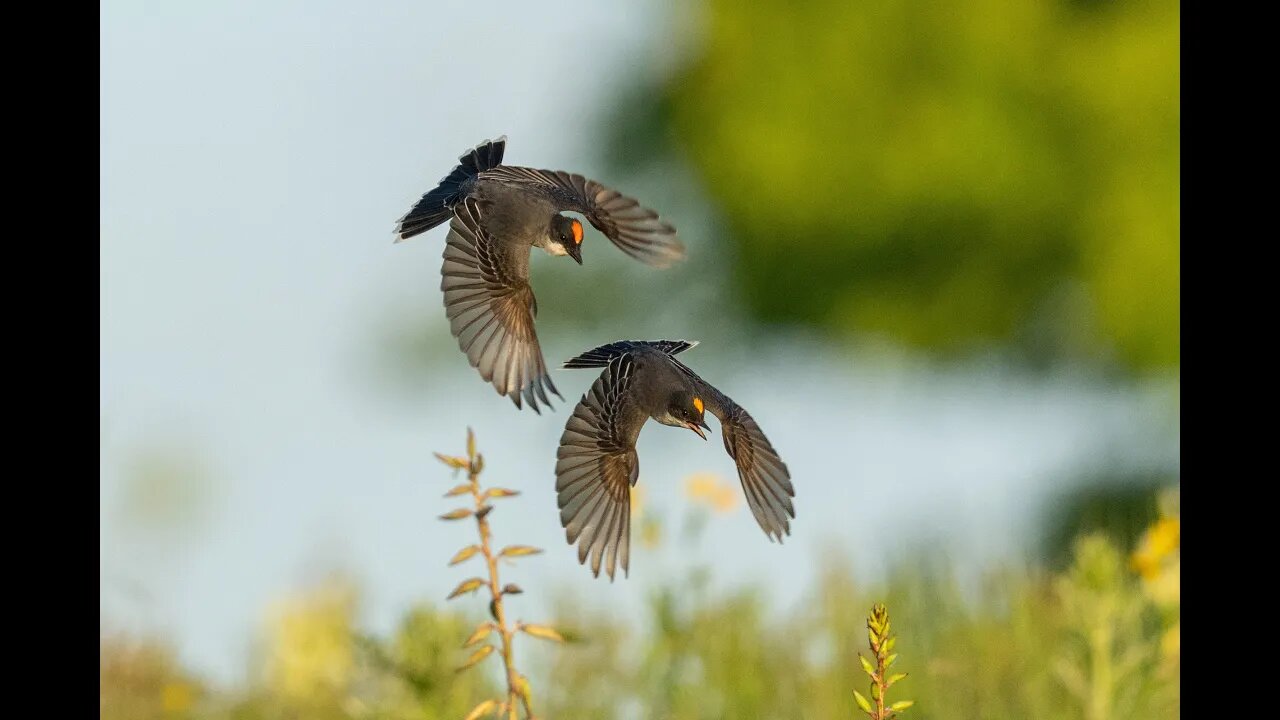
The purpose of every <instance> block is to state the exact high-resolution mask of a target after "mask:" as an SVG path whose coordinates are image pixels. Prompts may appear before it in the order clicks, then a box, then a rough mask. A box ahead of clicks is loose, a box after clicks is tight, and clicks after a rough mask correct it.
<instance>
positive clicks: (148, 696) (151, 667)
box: [98, 635, 202, 720]
mask: <svg viewBox="0 0 1280 720" xmlns="http://www.w3.org/2000/svg"><path fill="white" fill-rule="evenodd" d="M98 662H99V668H100V672H99V678H100V683H101V694H100V698H101V699H100V703H99V705H100V710H101V716H102V720H153V719H154V720H160V719H161V718H165V719H166V720H168V719H173V720H176V719H177V718H194V717H200V715H199V714H197V713H195V712H194V711H195V708H196V703H197V701H198V700H199V699H200V696H201V694H202V690H201V686H200V683H198V682H197V681H196V680H194V679H193V678H191V677H190V676H189V675H188V674H187V673H186V672H185V671H184V670H183V669H182V668H181V667H180V666H179V665H178V664H177V662H175V660H174V657H173V653H172V652H170V650H169V648H167V647H165V646H164V645H162V644H159V643H155V642H139V641H135V640H131V639H129V638H126V637H123V636H119V635H106V636H103V637H102V639H101V641H100V643H99V654H98Z"/></svg>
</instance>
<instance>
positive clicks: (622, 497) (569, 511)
mask: <svg viewBox="0 0 1280 720" xmlns="http://www.w3.org/2000/svg"><path fill="white" fill-rule="evenodd" d="M694 345H697V343H696V342H688V341H685V340H656V341H652V342H649V341H640V340H629V341H622V342H615V343H610V344H608V345H602V346H601V347H598V348H596V349H594V350H589V351H587V352H585V353H583V354H581V355H579V356H578V357H576V358H574V359H572V360H570V361H569V362H567V363H565V364H564V366H565V367H566V368H594V367H602V368H604V371H603V372H601V373H600V377H599V379H597V380H596V381H595V384H593V385H592V386H591V389H590V390H589V391H588V392H587V393H586V394H585V395H583V396H582V401H581V402H579V403H578V406H577V407H575V408H574V409H573V415H572V416H571V417H570V418H569V422H568V423H566V424H565V428H564V434H563V435H561V436H560V449H559V451H558V452H557V453H556V457H557V458H558V459H557V461H556V493H557V501H558V504H559V506H560V524H561V525H563V526H564V528H565V537H566V538H567V539H568V541H569V543H570V544H573V543H574V542H577V543H578V562H580V563H585V562H586V560H587V556H588V555H590V556H591V572H592V574H593V575H595V576H596V577H599V576H600V565H601V562H602V561H603V563H604V566H605V569H606V572H608V574H609V579H610V580H612V579H613V575H614V569H615V568H616V566H618V565H621V566H622V571H623V573H627V561H628V558H629V555H630V548H631V494H630V490H631V486H632V485H635V484H636V479H637V478H638V477H639V473H640V459H639V457H638V456H637V455H636V438H638V437H639V436H640V430H641V428H643V427H644V424H645V423H646V422H648V420H649V419H650V418H652V419H654V420H657V421H658V422H660V423H662V424H663V425H671V426H673V427H683V428H688V429H690V430H692V431H694V432H695V433H697V434H698V436H699V437H701V438H702V439H703V440H706V439H707V436H706V433H704V432H703V429H704V428H705V429H708V430H709V429H710V428H709V427H707V423H706V420H705V419H704V414H705V412H707V411H710V412H711V414H712V415H715V416H716V417H717V418H719V419H720V434H721V435H722V436H723V438H724V448H725V450H728V451H729V455H730V456H731V457H732V458H733V459H734V462H735V463H737V466H738V477H739V479H741V480H742V489H743V491H744V492H745V493H746V496H747V504H748V505H750V506H751V513H752V514H753V515H755V518H756V522H758V523H759V524H760V527H761V528H762V529H763V530H764V532H765V534H766V535H768V536H769V540H770V541H773V539H774V538H775V537H776V538H777V539H778V542H782V536H783V535H790V534H791V524H790V521H789V520H788V518H795V516H796V511H795V507H794V506H793V505H792V503H791V498H793V497H795V488H794V487H792V485H791V474H790V472H789V471H788V470H787V466H786V464H785V463H783V462H782V458H780V457H778V453H777V451H775V450H774V449H773V446H772V445H770V444H769V439H768V438H766V437H765V436H764V433H763V432H761V431H760V426H759V425H757V424H756V421H755V420H754V419H752V417H751V416H750V415H749V414H747V411H746V410H744V409H742V407H741V406H739V405H738V404H737V403H735V402H734V401H733V400H731V399H729V397H728V396H726V395H724V394H723V393H721V392H720V391H719V390H716V389H715V388H714V387H712V386H711V385H710V384H708V383H707V381H705V380H703V379H702V378H700V377H698V375H697V373H695V372H694V371H692V370H690V369H689V368H687V367H685V365H684V364H683V363H681V362H680V361H679V360H677V359H676V358H675V356H676V355H677V354H678V353H681V352H684V351H685V350H688V349H689V348H691V347H693V346H694Z"/></svg>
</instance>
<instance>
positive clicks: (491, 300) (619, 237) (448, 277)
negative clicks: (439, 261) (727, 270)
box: [395, 137, 684, 412]
mask: <svg viewBox="0 0 1280 720" xmlns="http://www.w3.org/2000/svg"><path fill="white" fill-rule="evenodd" d="M505 149H506V138H505V137H503V138H499V139H498V140H494V141H491V142H485V143H482V144H480V145H479V146H477V147H476V148H475V149H473V150H471V151H469V152H468V153H466V154H465V155H463V156H462V157H461V158H459V165H458V166H457V167H455V168H454V169H453V170H452V171H450V173H449V174H448V175H446V176H445V177H444V178H443V179H442V180H441V181H440V182H439V184H438V185H437V186H436V187H435V189H433V190H431V191H430V192H428V193H426V194H425V195H423V196H422V198H421V199H420V200H418V202H417V203H415V204H414V206H413V208H412V209H411V210H409V212H408V213H406V214H405V215H404V216H403V217H401V218H400V220H399V221H398V222H397V223H396V231H395V236H396V242H400V241H401V240H406V239H408V238H411V237H413V236H415V235H419V234H422V233H424V232H427V231H428V230H430V229H432V228H434V227H436V226H438V225H440V224H442V223H444V222H446V221H449V235H448V238H447V243H446V247H445V253H444V265H443V267H442V269H441V274H442V276H443V277H442V279H441V284H440V287H441V289H442V290H444V293H445V312H446V314H447V315H448V317H449V320H450V330H451V331H452V332H453V335H454V337H456V338H458V345H459V347H460V348H461V349H462V351H463V352H464V353H466V354H467V358H468V359H469V360H470V362H471V364H472V366H474V367H476V369H477V370H479V371H480V374H481V376H482V377H483V378H484V379H485V380H487V381H489V382H491V383H493V385H494V387H495V388H496V389H497V391H498V392H499V393H500V394H502V395H506V396H508V397H510V398H511V399H512V401H513V402H514V403H515V404H516V407H520V406H521V398H522V397H523V398H524V400H525V401H527V402H528V403H529V405H530V407H532V408H533V409H534V411H535V412H537V411H538V400H541V401H542V402H543V403H547V404H549V403H548V399H547V395H546V391H548V390H549V391H550V392H552V393H555V394H557V395H559V393H558V392H556V389H555V386H554V385H553V384H552V383H551V377H550V375H548V374H547V371H546V365H545V362H544V361H543V358H542V351H541V349H540V347H539V346H538V339H537V334H536V332H535V331H534V315H535V314H536V313H537V303H536V301H535V300H534V297H533V290H532V288H531V287H530V285H529V253H530V252H531V249H532V248H534V247H538V248H542V249H543V250H545V251H546V252H547V253H549V254H551V255H557V256H559V255H568V256H570V257H572V258H573V259H574V260H575V261H576V262H578V264H582V239H583V229H582V224H581V223H580V222H578V221H577V220H576V219H573V218H570V217H568V216H565V215H562V214H560V213H562V212H565V211H572V212H579V213H582V214H583V215H584V216H585V217H586V218H587V220H588V221H590V222H591V224H592V225H593V226H595V227H596V229H598V230H600V231H601V232H603V233H604V234H605V236H606V237H608V238H609V239H610V240H612V241H613V243H614V244H615V245H617V246H618V247H619V248H620V249H621V250H623V251H624V252H626V253H627V254H628V255H631V256H632V257H635V258H636V259H638V260H641V261H643V262H645V263H647V264H649V265H653V266H655V267H666V266H668V265H670V264H671V263H673V262H675V261H677V260H679V259H681V258H683V257H684V246H683V245H681V244H680V242H679V240H677V239H676V237H675V228H673V227H671V226H670V225H669V224H667V223H665V222H662V221H661V220H659V219H658V214H657V213H656V212H654V211H652V210H649V209H647V208H644V207H642V206H641V205H640V203H639V202H637V201H636V200H633V199H632V198H629V197H627V196H625V195H623V194H621V193H619V192H618V191H616V190H611V189H609V188H607V187H605V186H603V185H601V184H600V183H598V182H596V181H594V180H588V179H587V178H584V177H583V176H581V175H577V174H570V173H566V172H563V171H559V170H537V169H533V168H527V167H520V166H515V165H503V164H502V158H503V154H504V152H505Z"/></svg>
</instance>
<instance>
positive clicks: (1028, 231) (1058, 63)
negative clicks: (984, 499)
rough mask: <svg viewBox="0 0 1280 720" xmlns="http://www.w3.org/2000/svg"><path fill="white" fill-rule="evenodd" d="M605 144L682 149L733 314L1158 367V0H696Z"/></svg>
mask: <svg viewBox="0 0 1280 720" xmlns="http://www.w3.org/2000/svg"><path fill="white" fill-rule="evenodd" d="M689 14H690V15H691V17H690V19H691V20H693V21H695V25H696V26H698V27H699V30H700V34H699V35H698V36H697V39H696V40H695V41H694V42H693V43H692V44H691V45H692V49H693V59H692V61H691V62H690V63H689V64H688V65H687V66H686V67H684V68H682V69H681V70H679V71H677V72H675V73H673V74H671V75H669V76H668V77H666V78H663V79H661V80H659V81H658V82H659V85H658V86H657V87H656V88H655V87H651V86H645V87H639V88H634V89H633V90H632V91H631V92H632V95H631V96H630V98H629V99H626V98H624V99H623V100H622V102H621V103H620V104H619V105H618V108H617V112H616V117H615V118H614V120H615V121H614V122H611V123H610V127H611V128H613V130H612V134H613V139H612V141H611V142H610V143H609V145H610V146H611V147H612V148H614V150H613V151H612V158H611V160H612V162H613V163H614V164H615V165H622V166H625V167H627V168H629V169H636V168H638V167H643V166H644V164H645V163H652V164H654V165H655V166H656V165H657V164H659V163H667V162H668V161H669V159H670V157H671V153H670V152H665V153H664V152H663V151H664V150H666V151H676V152H678V154H680V155H683V156H684V157H685V158H687V160H688V162H689V163H690V164H691V165H692V168H693V169H694V172H695V174H696V175H697V176H698V178H699V179H700V181H701V184H702V186H703V187H704V189H705V191H706V192H707V193H708V194H709V196H710V197H711V198H712V200H713V201H714V203H715V204H716V205H717V206H718V209H719V210H720V211H721V213H720V214H721V216H722V220H723V226H724V227H725V231H726V232H727V234H728V235H729V236H730V238H731V240H732V242H731V245H736V247H735V248H734V249H733V251H731V252H730V253H729V257H730V262H729V264H730V266H731V267H732V271H731V272H732V280H733V282H734V284H735V285H736V286H737V288H738V289H739V290H740V291H741V294H742V297H743V299H744V301H745V302H746V304H747V305H748V307H749V309H750V312H751V314H752V316H753V317H754V318H756V319H757V320H759V321H762V322H765V323H787V324H797V325H811V326H815V327H818V328H820V329H822V330H825V331H827V332H829V333H832V334H834V335H836V336H842V335H848V334H859V335H863V336H877V335H882V336H886V337H889V338H892V339H894V340H896V341H898V342H902V343H905V344H907V345H910V346H915V347H920V348H925V349H929V350H932V351H936V352H938V353H940V354H954V353H961V352H967V351H969V350H972V349H975V348H978V347H983V346H988V345H997V346H1004V347H1009V348H1013V349H1015V350H1017V351H1018V352H1019V353H1020V354H1021V355H1022V356H1023V357H1024V358H1026V359H1029V360H1033V361H1039V362H1047V361H1054V360H1059V359H1063V358H1085V357H1088V358H1103V359H1104V360H1105V361H1107V362H1108V363H1114V364H1116V365H1119V366H1122V367H1127V368H1131V369H1135V370H1138V371H1147V370H1158V369H1165V368H1171V367H1176V366H1177V364H1178V362H1179V309H1178V304H1179V234H1180V221H1179V123H1180V114H1179V78H1180V70H1179V31H1180V30H1179V23H1180V19H1179V18H1180V16H1179V8H1178V4H1177V3H1176V2H1173V1H1172V0H1139V1H1137V2H1111V3H1085V2H1068V1H1066V0H1059V2H1036V1H1035V0H978V1H977V2H975V3H967V4H964V5H962V6H954V7H947V8H943V7H941V6H939V5H937V4H935V3H929V2H925V1H924V0H889V1H887V2H878V3H857V2H852V3H851V2H842V1H840V0H810V1H808V2H802V3H790V2H783V1H782V0H767V1H763V2H754V3H737V2H729V1H727V0H707V1H706V2H705V3H704V5H703V6H702V7H701V8H700V11H698V12H694V11H692V10H690V11H689Z"/></svg>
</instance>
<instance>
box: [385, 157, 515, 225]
mask: <svg viewBox="0 0 1280 720" xmlns="http://www.w3.org/2000/svg"><path fill="white" fill-rule="evenodd" d="M506 149H507V136H506V135H503V136H502V137H500V138H498V139H497V140H486V141H484V142H482V143H480V144H479V145H477V146H476V147H475V148H474V149H472V150H468V151H467V152H466V153H464V154H463V155H462V157H460V158H458V166H457V167H455V168H454V169H453V170H452V171H451V172H450V173H449V174H448V175H445V176H444V179H442V180H441V181H440V184H439V185H437V186H436V188H435V189H434V190H432V191H431V192H429V193H427V194H426V195H423V196H422V199H421V200H419V201H418V202H417V203H416V204H414V206H413V209H412V210H410V211H409V212H407V213H405V215H404V217H402V218H400V219H399V220H397V221H396V230H395V236H396V242H400V241H401V240H408V239H409V238H411V237H413V236H414V235H421V234H422V233H424V232H426V231H428V230H430V229H431V228H433V227H435V226H437V225H439V224H440V223H442V222H444V221H446V220H448V219H449V216H450V215H452V214H453V206H454V204H456V203H457V202H458V200H460V199H461V194H460V193H459V192H458V191H459V189H460V188H461V187H462V184H463V183H464V182H466V181H467V180H469V179H471V178H473V177H475V176H476V175H479V174H480V173H481V172H483V171H485V170H489V169H491V168H495V167H497V166H499V165H501V164H502V153H503V151H505V150H506Z"/></svg>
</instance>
